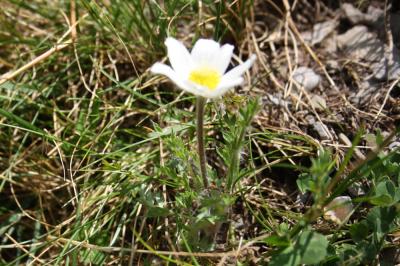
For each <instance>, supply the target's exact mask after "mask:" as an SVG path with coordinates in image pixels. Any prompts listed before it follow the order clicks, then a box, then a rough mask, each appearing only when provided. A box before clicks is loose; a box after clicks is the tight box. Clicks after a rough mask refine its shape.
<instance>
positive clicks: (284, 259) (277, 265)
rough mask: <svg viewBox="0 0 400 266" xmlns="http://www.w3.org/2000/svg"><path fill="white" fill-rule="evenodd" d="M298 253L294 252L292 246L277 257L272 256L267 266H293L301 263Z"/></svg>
mask: <svg viewBox="0 0 400 266" xmlns="http://www.w3.org/2000/svg"><path fill="white" fill-rule="evenodd" d="M298 253H299V252H296V251H295V250H294V248H293V246H290V247H287V248H285V249H284V250H282V251H281V252H280V253H279V254H278V255H276V256H272V258H271V260H270V262H269V266H292V265H293V266H295V265H299V264H300V262H301V257H300V254H298Z"/></svg>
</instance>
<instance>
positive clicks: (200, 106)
mask: <svg viewBox="0 0 400 266" xmlns="http://www.w3.org/2000/svg"><path fill="white" fill-rule="evenodd" d="M205 104H206V99H204V98H203V97H201V96H198V97H197V99H196V116H197V117H196V122H197V128H196V132H197V151H198V153H199V158H200V172H201V177H202V179H203V185H204V188H205V189H207V188H208V179H207V168H206V163H207V159H206V151H205V149H204V143H205V141H204V107H205Z"/></svg>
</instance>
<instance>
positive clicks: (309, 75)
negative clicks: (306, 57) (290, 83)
mask: <svg viewBox="0 0 400 266" xmlns="http://www.w3.org/2000/svg"><path fill="white" fill-rule="evenodd" d="M292 78H293V79H294V80H295V81H296V82H297V83H299V84H300V85H301V86H303V87H304V89H306V90H309V91H310V90H312V89H314V88H315V87H317V86H318V84H319V82H320V81H321V77H320V76H319V75H318V74H316V73H315V72H314V70H312V69H311V68H308V67H299V68H297V69H296V70H295V71H293V74H292Z"/></svg>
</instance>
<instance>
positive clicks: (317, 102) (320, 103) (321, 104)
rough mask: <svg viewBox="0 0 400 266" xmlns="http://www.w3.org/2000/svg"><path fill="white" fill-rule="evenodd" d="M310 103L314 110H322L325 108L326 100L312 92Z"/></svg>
mask: <svg viewBox="0 0 400 266" xmlns="http://www.w3.org/2000/svg"><path fill="white" fill-rule="evenodd" d="M311 105H312V106H313V107H314V109H315V110H324V109H326V101H325V99H324V98H322V97H321V96H319V95H317V94H314V95H313V96H312V97H311Z"/></svg>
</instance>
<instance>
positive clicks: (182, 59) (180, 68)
mask: <svg viewBox="0 0 400 266" xmlns="http://www.w3.org/2000/svg"><path fill="white" fill-rule="evenodd" d="M165 45H166V46H167V49H168V59H169V62H170V63H171V66H172V68H173V69H174V70H175V71H176V72H177V73H178V74H179V75H181V76H182V77H186V76H187V75H188V73H189V71H190V69H191V68H192V65H193V61H192V58H191V56H190V54H189V51H188V50H187V49H186V47H185V46H184V45H183V43H181V42H180V41H178V40H176V39H174V38H172V37H168V38H167V39H166V40H165Z"/></svg>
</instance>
